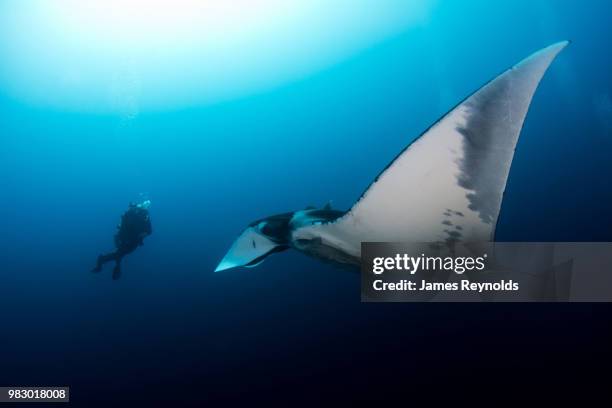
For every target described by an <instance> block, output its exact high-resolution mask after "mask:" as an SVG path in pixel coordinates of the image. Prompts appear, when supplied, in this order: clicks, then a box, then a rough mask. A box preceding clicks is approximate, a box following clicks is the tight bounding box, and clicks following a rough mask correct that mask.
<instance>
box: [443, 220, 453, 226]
mask: <svg viewBox="0 0 612 408" xmlns="http://www.w3.org/2000/svg"><path fill="white" fill-rule="evenodd" d="M442 224H444V225H448V226H449V227H450V226H452V225H453V223H452V222H450V221H449V220H444V221H442Z"/></svg>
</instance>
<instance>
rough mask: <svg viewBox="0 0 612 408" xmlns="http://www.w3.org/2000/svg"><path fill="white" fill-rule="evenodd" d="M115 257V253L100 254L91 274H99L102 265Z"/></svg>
mask: <svg viewBox="0 0 612 408" xmlns="http://www.w3.org/2000/svg"><path fill="white" fill-rule="evenodd" d="M116 257H117V255H116V252H111V253H110V254H106V255H104V254H102V255H100V256H98V261H97V262H96V266H95V268H93V269H92V270H91V271H92V272H100V271H101V270H102V265H104V264H105V263H107V262H109V261H112V260H114V259H115V258H116Z"/></svg>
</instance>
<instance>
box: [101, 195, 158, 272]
mask: <svg viewBox="0 0 612 408" xmlns="http://www.w3.org/2000/svg"><path fill="white" fill-rule="evenodd" d="M150 206H151V201H150V200H145V201H143V202H142V203H140V204H134V203H130V207H129V208H128V210H127V211H126V212H125V213H124V214H123V215H122V216H121V224H119V225H118V226H117V233H116V234H115V247H116V248H117V250H116V251H115V252H111V253H109V254H106V255H104V254H102V255H100V256H98V262H97V264H96V267H95V268H93V270H92V272H100V271H101V270H102V265H104V264H105V263H107V262H110V261H115V268H114V269H113V279H114V280H117V279H119V278H120V277H121V260H122V259H123V257H124V256H126V255H127V254H129V253H132V252H134V250H135V249H136V248H138V247H139V246H141V245H142V244H143V242H144V239H145V237H146V236H148V235H151V232H152V229H151V218H150V217H149V207H150Z"/></svg>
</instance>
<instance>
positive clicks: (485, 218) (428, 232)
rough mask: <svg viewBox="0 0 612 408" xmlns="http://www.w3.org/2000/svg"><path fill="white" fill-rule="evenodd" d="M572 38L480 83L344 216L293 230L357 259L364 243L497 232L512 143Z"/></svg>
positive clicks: (295, 235)
mask: <svg viewBox="0 0 612 408" xmlns="http://www.w3.org/2000/svg"><path fill="white" fill-rule="evenodd" d="M567 44H568V42H560V43H557V44H554V45H552V46H550V47H548V48H545V49H543V50H541V51H539V52H537V53H535V54H533V55H532V56H530V57H529V58H527V59H525V60H524V61H522V62H521V63H519V64H517V65H515V66H514V67H512V68H510V69H509V70H507V71H505V72H504V73H503V74H501V75H500V76H498V77H497V78H495V79H494V80H492V81H491V82H489V83H488V84H486V85H485V86H484V87H482V88H480V89H479V90H478V91H477V92H475V93H474V94H472V95H471V96H470V97H469V98H467V99H466V100H464V101H463V102H462V103H460V104H459V105H458V106H457V107H456V108H454V109H453V110H451V111H450V112H449V113H448V114H446V115H445V116H444V117H443V118H442V119H440V120H439V121H438V122H437V123H435V124H434V125H433V126H432V127H431V128H430V129H429V130H427V131H426V132H425V133H424V134H423V135H422V136H420V137H419V138H418V139H416V140H415V141H414V142H413V143H412V144H410V145H409V146H408V147H407V148H406V149H405V150H404V151H403V152H401V153H400V154H399V155H398V156H397V158H396V159H395V160H394V161H393V162H392V163H391V164H390V165H389V166H388V167H387V168H386V169H385V170H384V171H383V172H382V173H381V174H380V175H379V176H378V177H377V178H376V180H375V181H374V182H373V183H372V184H371V185H370V186H369V188H368V189H367V190H366V192H365V193H364V194H363V195H362V197H361V198H360V199H359V200H358V201H357V202H356V203H355V205H354V206H353V207H352V208H351V209H350V210H349V211H348V212H347V213H346V214H345V215H343V216H342V217H340V218H338V219H337V220H335V221H332V222H328V223H322V224H321V223H319V224H316V225H308V226H304V227H301V228H298V229H296V230H294V231H292V239H293V241H298V240H304V241H303V242H306V241H309V240H316V241H317V242H320V243H321V244H322V245H323V246H326V247H331V248H336V249H338V250H340V251H342V252H344V253H346V254H349V255H350V256H353V257H356V258H359V257H360V252H361V242H365V241H372V242H376V241H386V242H452V241H455V242H457V241H488V240H491V239H493V237H494V233H495V225H496V222H497V218H498V215H499V211H500V207H501V203H502V197H503V193H504V190H505V187H506V181H507V178H508V173H509V172H510V165H511V163H512V158H513V155H514V150H515V148H516V144H517V141H518V138H519V134H520V132H521V129H522V127H523V122H524V120H525V116H526V115H527V111H528V109H529V105H530V103H531V100H532V98H533V95H534V93H535V91H536V88H537V87H538V84H539V83H540V80H541V79H542V77H543V76H544V73H545V72H546V70H547V69H548V67H549V66H550V64H551V63H552V62H553V60H554V59H555V57H556V56H557V55H558V54H559V52H561V51H562V50H563V49H564V48H565V47H566V46H567Z"/></svg>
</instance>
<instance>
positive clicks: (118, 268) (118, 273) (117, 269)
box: [113, 256, 123, 280]
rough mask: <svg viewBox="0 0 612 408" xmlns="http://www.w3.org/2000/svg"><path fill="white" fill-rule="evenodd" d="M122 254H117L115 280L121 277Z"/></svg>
mask: <svg viewBox="0 0 612 408" xmlns="http://www.w3.org/2000/svg"><path fill="white" fill-rule="evenodd" d="M122 259H123V257H122V256H117V258H116V259H115V268H114V269H113V280H117V279H119V278H120V277H121V260H122Z"/></svg>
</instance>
